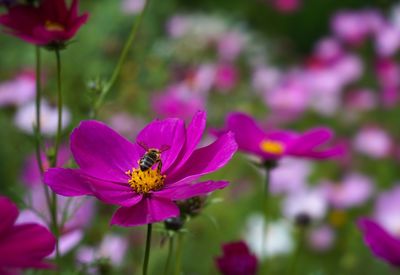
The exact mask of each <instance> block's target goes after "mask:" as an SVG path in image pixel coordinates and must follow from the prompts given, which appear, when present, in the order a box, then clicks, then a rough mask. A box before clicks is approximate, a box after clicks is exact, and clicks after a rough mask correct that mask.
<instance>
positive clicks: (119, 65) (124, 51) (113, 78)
mask: <svg viewBox="0 0 400 275" xmlns="http://www.w3.org/2000/svg"><path fill="white" fill-rule="evenodd" d="M149 5H150V0H146V3H145V6H144V8H143V10H142V12H141V13H140V15H139V17H138V18H137V19H136V20H135V21H134V22H133V25H132V28H131V32H130V33H129V36H128V39H127V40H126V42H125V45H124V47H123V49H122V52H121V55H120V56H119V59H118V63H117V65H116V66H115V68H114V71H113V73H112V75H111V77H110V79H109V80H108V81H107V83H106V84H105V85H104V87H102V88H101V91H100V95H99V97H98V99H97V100H96V101H95V103H94V107H93V111H92V117H93V118H96V117H97V115H98V112H99V109H100V108H101V106H102V105H103V102H104V99H105V98H106V96H107V94H108V93H109V91H110V90H111V88H112V87H113V86H114V84H115V82H116V81H117V78H118V75H119V74H120V72H121V69H122V66H123V64H124V63H125V60H126V58H127V56H128V53H129V50H130V49H131V47H132V44H133V42H134V41H135V38H136V37H137V33H138V30H139V26H140V24H141V22H142V20H143V17H144V14H145V13H146V10H147V9H148V6H149Z"/></svg>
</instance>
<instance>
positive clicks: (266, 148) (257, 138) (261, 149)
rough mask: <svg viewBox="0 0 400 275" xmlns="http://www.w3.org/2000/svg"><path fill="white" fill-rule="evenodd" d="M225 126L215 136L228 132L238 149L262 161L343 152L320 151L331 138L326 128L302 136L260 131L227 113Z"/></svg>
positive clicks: (240, 116)
mask: <svg viewBox="0 0 400 275" xmlns="http://www.w3.org/2000/svg"><path fill="white" fill-rule="evenodd" d="M225 127H226V128H225V129H224V130H223V131H221V132H220V133H219V134H221V133H223V132H224V131H226V130H228V131H232V132H233V133H234V134H235V139H236V142H237V143H238V146H239V149H240V150H242V151H244V152H247V153H250V154H253V155H256V156H259V157H260V158H262V159H263V160H278V159H280V158H282V157H283V156H297V157H306V158H314V159H326V158H332V157H336V156H338V155H341V154H343V153H344V149H343V147H342V146H334V147H331V148H328V149H321V148H320V147H321V145H323V144H324V143H326V142H327V141H328V140H330V139H331V138H332V135H333V134H332V131H331V130H330V129H328V128H314V129H311V130H309V131H307V132H305V133H303V134H300V133H295V132H292V131H285V130H270V131H264V130H263V129H261V127H260V126H259V125H258V124H257V122H256V121H255V120H254V119H253V118H252V117H250V116H249V115H247V114H244V113H231V114H229V115H228V117H227V120H226V126H225ZM217 134H218V133H217Z"/></svg>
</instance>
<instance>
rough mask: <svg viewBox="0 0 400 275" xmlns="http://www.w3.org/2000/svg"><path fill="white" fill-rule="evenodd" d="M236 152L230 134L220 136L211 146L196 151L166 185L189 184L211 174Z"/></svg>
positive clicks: (235, 146) (233, 140) (168, 179)
mask: <svg viewBox="0 0 400 275" xmlns="http://www.w3.org/2000/svg"><path fill="white" fill-rule="evenodd" d="M236 150H237V144H236V142H235V139H234V137H233V134H232V133H231V132H228V133H226V134H224V135H222V136H220V137H219V138H218V139H217V140H216V141H214V142H213V143H212V144H210V145H208V146H206V147H203V148H200V149H197V150H195V151H194V152H193V154H192V155H191V156H190V158H189V159H188V160H187V161H186V163H185V164H184V165H183V166H182V167H181V169H179V171H178V172H177V173H176V174H174V175H173V177H170V178H169V177H167V179H166V181H167V182H166V183H167V184H170V183H177V184H178V182H181V183H182V182H190V181H192V180H194V179H197V178H198V177H200V176H201V175H204V174H208V173H211V172H213V171H215V170H218V169H219V168H221V167H223V166H224V165H225V164H226V163H227V162H228V161H229V160H230V159H231V158H232V156H233V154H234V153H235V152H236Z"/></svg>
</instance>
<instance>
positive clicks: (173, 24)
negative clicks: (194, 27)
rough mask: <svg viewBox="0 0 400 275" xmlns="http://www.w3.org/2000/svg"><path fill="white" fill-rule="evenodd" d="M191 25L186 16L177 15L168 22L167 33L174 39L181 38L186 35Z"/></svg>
mask: <svg viewBox="0 0 400 275" xmlns="http://www.w3.org/2000/svg"><path fill="white" fill-rule="evenodd" d="M189 25H190V23H189V22H188V19H187V17H186V16H183V15H175V16H173V17H171V18H170V19H169V20H168V22H167V26H166V28H167V33H168V34H169V35H170V36H171V37H173V38H178V37H181V36H183V35H184V34H185V33H186V31H187V29H188V27H189Z"/></svg>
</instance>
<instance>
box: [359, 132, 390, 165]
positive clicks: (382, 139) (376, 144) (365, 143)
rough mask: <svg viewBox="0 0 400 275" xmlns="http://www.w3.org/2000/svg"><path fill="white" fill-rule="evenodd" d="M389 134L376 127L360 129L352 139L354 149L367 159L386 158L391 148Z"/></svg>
mask: <svg viewBox="0 0 400 275" xmlns="http://www.w3.org/2000/svg"><path fill="white" fill-rule="evenodd" d="M392 145H393V144H392V139H391V137H390V136H389V134H388V133H387V132H386V131H385V130H384V129H381V128H379V127H378V126H369V127H364V128H362V129H361V130H360V131H359V132H358V133H357V135H356V136H355V137H354V141H353V146H354V149H355V150H356V151H357V152H359V153H362V154H365V155H367V156H369V157H372V158H376V159H380V158H384V157H387V156H388V155H389V153H390V151H391V148H392Z"/></svg>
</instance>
